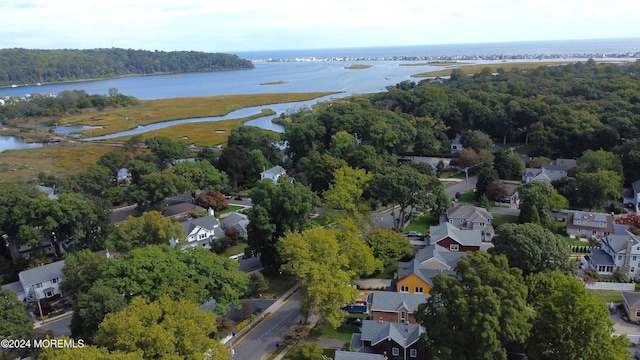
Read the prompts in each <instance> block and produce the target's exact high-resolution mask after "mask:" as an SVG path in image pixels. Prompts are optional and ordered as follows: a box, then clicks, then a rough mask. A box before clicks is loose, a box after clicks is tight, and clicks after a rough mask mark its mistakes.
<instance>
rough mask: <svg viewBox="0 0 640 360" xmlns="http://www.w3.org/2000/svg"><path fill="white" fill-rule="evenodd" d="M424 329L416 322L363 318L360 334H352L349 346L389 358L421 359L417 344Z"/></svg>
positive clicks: (422, 355) (358, 350)
mask: <svg viewBox="0 0 640 360" xmlns="http://www.w3.org/2000/svg"><path fill="white" fill-rule="evenodd" d="M424 332H425V329H424V328H423V327H422V326H420V325H418V324H409V323H404V324H403V323H398V322H385V321H379V320H363V321H362V329H361V333H360V334H355V333H354V334H353V336H352V337H351V344H350V348H351V349H354V350H356V351H357V352H362V353H372V354H378V355H385V356H386V358H387V359H389V360H404V359H423V358H425V356H426V354H424V353H421V352H424V349H422V348H421V347H419V346H418V340H419V339H420V335H422V334H423V333H424Z"/></svg>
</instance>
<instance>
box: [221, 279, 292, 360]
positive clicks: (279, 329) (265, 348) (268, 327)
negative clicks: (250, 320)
mask: <svg viewBox="0 0 640 360" xmlns="http://www.w3.org/2000/svg"><path fill="white" fill-rule="evenodd" d="M302 297H303V292H302V291H298V292H297V293H295V294H294V295H293V296H291V297H290V298H289V299H288V300H287V301H286V302H285V303H284V304H282V306H281V307H280V308H279V309H278V310H276V311H275V312H273V313H271V315H269V316H268V317H267V318H265V319H264V320H263V321H262V322H261V323H260V324H259V325H258V326H256V327H255V328H254V329H253V330H251V331H250V332H249V333H248V334H246V335H245V336H244V337H243V338H242V339H241V340H240V341H238V342H237V343H236V342H235V341H233V340H232V341H233V343H232V344H231V347H232V349H233V350H234V352H233V353H234V354H233V359H238V360H262V359H263V358H264V357H265V356H266V355H268V354H270V353H272V352H273V351H275V349H276V343H279V344H283V339H284V336H285V334H286V333H287V331H288V330H289V328H291V327H292V326H293V325H297V324H298V322H299V321H300V320H304V319H303V318H302V315H301V314H300V308H301V305H300V302H301V300H302ZM281 346H283V345H281Z"/></svg>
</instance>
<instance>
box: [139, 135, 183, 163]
mask: <svg viewBox="0 0 640 360" xmlns="http://www.w3.org/2000/svg"><path fill="white" fill-rule="evenodd" d="M144 144H145V145H147V147H148V148H149V150H151V153H152V154H153V155H154V156H155V158H156V162H157V164H158V167H159V168H160V169H163V170H164V169H166V168H168V167H169V166H171V165H173V164H174V162H175V161H176V160H178V159H184V158H188V157H189V155H190V154H191V151H189V147H188V146H187V145H186V144H185V143H183V142H181V141H173V140H171V139H169V138H167V137H164V136H154V137H150V138H147V139H146V140H145V141H144Z"/></svg>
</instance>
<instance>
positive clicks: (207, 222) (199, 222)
mask: <svg viewBox="0 0 640 360" xmlns="http://www.w3.org/2000/svg"><path fill="white" fill-rule="evenodd" d="M218 225H220V221H219V220H218V218H216V217H215V216H214V215H209V216H203V217H200V218H197V219H193V220H189V221H185V222H183V223H182V227H183V228H184V233H185V235H189V234H191V231H193V229H195V228H196V227H198V226H199V227H202V228H205V229H207V230H214V229H215V228H216V227H218Z"/></svg>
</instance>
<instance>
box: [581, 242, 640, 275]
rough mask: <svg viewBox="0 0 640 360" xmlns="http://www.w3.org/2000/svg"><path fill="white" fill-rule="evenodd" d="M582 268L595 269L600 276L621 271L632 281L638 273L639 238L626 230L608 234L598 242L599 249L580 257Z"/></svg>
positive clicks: (639, 268)
mask: <svg viewBox="0 0 640 360" xmlns="http://www.w3.org/2000/svg"><path fill="white" fill-rule="evenodd" d="M582 266H583V267H585V266H587V267H590V268H592V269H595V270H596V271H597V272H598V274H600V275H611V274H613V272H614V271H615V270H621V271H622V272H624V273H625V274H627V276H629V278H631V279H634V278H636V276H638V274H639V273H640V237H639V236H637V235H634V234H632V233H631V232H630V231H628V230H625V231H624V232H623V233H622V234H609V235H608V236H606V237H604V238H602V240H601V241H600V249H592V250H591V252H590V253H589V255H587V256H583V257H582Z"/></svg>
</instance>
